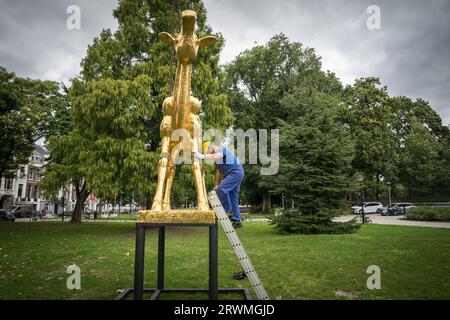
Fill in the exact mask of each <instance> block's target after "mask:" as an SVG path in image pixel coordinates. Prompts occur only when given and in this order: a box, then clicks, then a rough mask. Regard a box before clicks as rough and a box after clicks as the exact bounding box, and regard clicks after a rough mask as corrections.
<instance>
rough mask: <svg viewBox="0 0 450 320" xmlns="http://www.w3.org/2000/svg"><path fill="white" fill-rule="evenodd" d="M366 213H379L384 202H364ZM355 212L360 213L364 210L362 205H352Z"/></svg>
mask: <svg viewBox="0 0 450 320" xmlns="http://www.w3.org/2000/svg"><path fill="white" fill-rule="evenodd" d="M363 206H364V213H377V211H378V210H379V209H383V204H382V203H381V202H364V203H363ZM351 209H352V211H353V213H355V214H360V213H361V212H362V207H361V206H353V207H351Z"/></svg>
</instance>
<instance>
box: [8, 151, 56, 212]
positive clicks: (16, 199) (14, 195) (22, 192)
mask: <svg viewBox="0 0 450 320" xmlns="http://www.w3.org/2000/svg"><path fill="white" fill-rule="evenodd" d="M49 155H50V153H49V152H48V151H47V150H45V149H44V148H42V147H41V146H38V145H35V149H34V151H33V153H32V155H31V156H30V157H29V159H28V160H29V162H28V164H26V165H23V166H21V167H20V168H19V169H18V170H17V173H16V177H15V178H14V179H6V178H4V177H2V178H1V179H0V198H1V199H2V209H11V208H13V207H14V206H17V205H23V206H30V208H31V209H32V210H33V211H34V212H40V211H41V210H42V209H45V210H47V211H51V210H49V209H51V208H50V207H51V202H50V201H48V200H47V199H45V197H44V196H43V195H42V192H40V190H39V187H38V183H39V181H41V180H42V176H43V170H44V165H45V162H46V161H47V158H48V157H49Z"/></svg>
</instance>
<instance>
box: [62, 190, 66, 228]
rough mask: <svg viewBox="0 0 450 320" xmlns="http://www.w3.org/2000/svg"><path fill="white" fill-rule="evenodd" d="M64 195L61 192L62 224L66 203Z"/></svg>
mask: <svg viewBox="0 0 450 320" xmlns="http://www.w3.org/2000/svg"><path fill="white" fill-rule="evenodd" d="M64 195H65V193H64V192H63V196H62V210H63V212H62V221H63V222H64V211H65V210H64V204H65V202H66V200H65V199H64Z"/></svg>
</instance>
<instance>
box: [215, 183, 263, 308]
mask: <svg viewBox="0 0 450 320" xmlns="http://www.w3.org/2000/svg"><path fill="white" fill-rule="evenodd" d="M208 198H209V202H210V203H211V206H212V207H213V210H214V212H215V213H216V216H217V220H218V222H219V223H220V226H221V227H222V229H223V231H224V232H225V235H226V236H227V238H228V241H229V242H230V244H231V247H232V248H233V250H234V253H235V254H236V256H237V258H238V260H239V263H240V264H241V266H242V268H243V269H244V272H245V274H246V276H247V278H248V280H249V281H250V283H251V285H252V287H253V290H254V291H255V293H256V296H257V297H258V299H259V300H270V298H269V296H268V295H267V292H266V290H265V289H264V286H263V284H262V283H261V280H259V277H258V274H257V273H256V271H255V268H254V267H253V264H252V262H251V261H250V258H249V257H248V255H247V253H246V252H245V249H244V246H243V245H242V243H241V241H240V240H239V237H238V235H237V233H236V231H235V230H234V228H233V226H232V225H231V221H230V219H229V218H228V216H227V214H226V213H225V210H224V208H223V207H222V203H221V202H220V200H219V197H218V196H217V193H216V191H211V192H210V193H209V194H208Z"/></svg>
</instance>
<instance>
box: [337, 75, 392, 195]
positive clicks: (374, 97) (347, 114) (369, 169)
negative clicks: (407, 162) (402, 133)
mask: <svg viewBox="0 0 450 320" xmlns="http://www.w3.org/2000/svg"><path fill="white" fill-rule="evenodd" d="M345 91H346V100H345V102H346V108H345V109H344V112H343V121H344V122H345V123H346V125H347V126H348V127H349V129H350V131H351V133H352V136H353V139H354V140H355V141H356V145H355V148H356V153H355V158H354V160H353V168H354V170H355V171H356V172H360V173H363V175H364V176H365V179H364V187H363V189H364V190H365V191H366V192H369V193H370V196H374V197H375V198H376V199H378V198H379V196H380V193H381V190H382V189H383V186H384V185H383V179H387V180H389V181H391V182H395V181H397V177H398V170H397V169H398V163H399V159H398V152H397V143H396V137H395V134H394V132H393V128H392V127H393V125H392V124H393V122H394V120H395V115H394V113H393V111H392V108H391V105H390V101H389V95H388V91H387V87H385V86H381V83H380V80H379V79H378V78H373V77H371V78H362V79H358V80H356V81H355V84H354V86H352V87H350V86H348V87H347V88H346V90H345Z"/></svg>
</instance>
